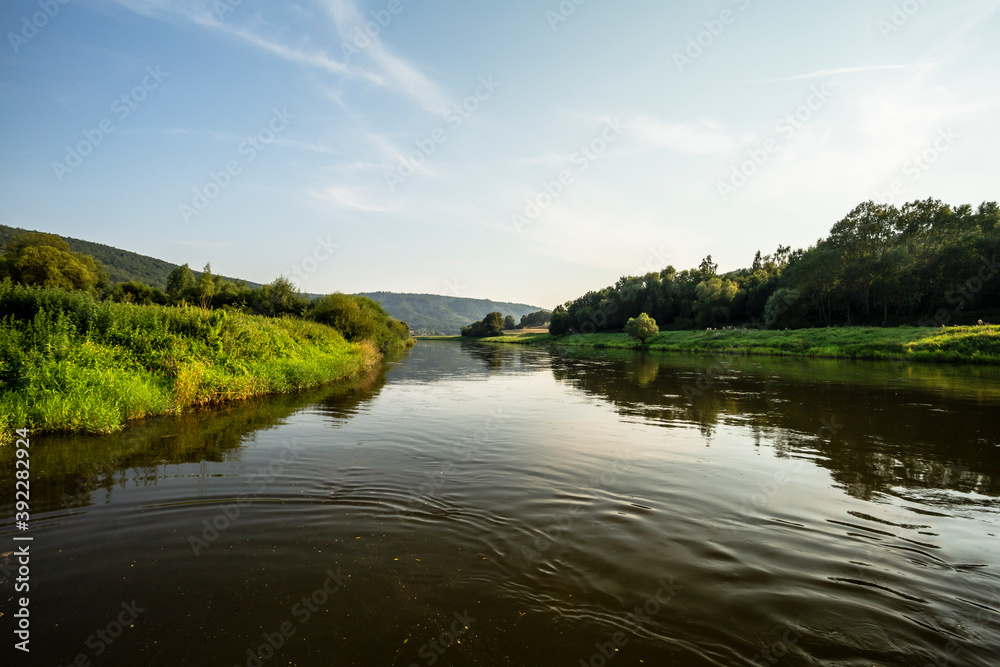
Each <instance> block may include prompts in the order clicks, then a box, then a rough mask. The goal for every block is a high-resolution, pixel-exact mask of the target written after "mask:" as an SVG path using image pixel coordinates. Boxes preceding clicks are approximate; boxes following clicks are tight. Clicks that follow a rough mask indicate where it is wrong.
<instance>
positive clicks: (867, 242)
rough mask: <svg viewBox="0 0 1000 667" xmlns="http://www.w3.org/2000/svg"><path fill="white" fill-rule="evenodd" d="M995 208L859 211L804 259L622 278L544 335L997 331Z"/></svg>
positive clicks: (782, 256)
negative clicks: (638, 324) (637, 325)
mask: <svg viewBox="0 0 1000 667" xmlns="http://www.w3.org/2000/svg"><path fill="white" fill-rule="evenodd" d="M998 255H1000V207H998V205H997V204H996V203H995V202H986V203H983V204H982V205H980V206H979V207H978V208H973V207H972V206H970V205H963V206H957V207H952V206H948V205H946V204H943V203H942V202H940V201H937V200H933V199H928V200H925V201H915V202H912V203H909V204H905V205H904V206H902V207H901V208H896V207H895V206H889V205H884V204H877V203H875V202H866V203H864V204H861V205H860V206H858V207H857V208H855V209H854V210H853V211H851V212H850V213H849V214H848V215H847V216H846V217H845V218H844V219H843V220H841V221H839V222H838V223H836V224H835V225H834V226H833V227H832V228H831V230H830V233H829V235H828V236H827V237H826V238H825V239H821V240H819V241H818V242H817V243H816V244H815V245H813V246H812V247H810V248H807V249H799V250H795V251H793V250H792V249H791V248H790V247H789V246H779V247H778V249H777V250H776V251H775V252H774V253H773V254H771V255H761V253H760V252H759V251H758V252H757V255H756V257H755V258H754V260H753V264H752V265H751V266H750V267H749V268H744V269H738V270H735V271H730V272H728V273H723V274H720V273H719V272H718V265H717V264H716V263H715V262H713V260H712V256H711V255H709V256H708V257H706V258H705V259H704V260H703V261H702V262H701V264H700V265H699V266H698V267H697V268H695V269H686V270H683V271H677V270H676V269H675V268H674V267H673V266H668V267H666V268H665V269H663V270H662V271H658V272H650V273H647V274H646V275H644V276H626V277H623V278H621V279H620V280H619V281H618V282H617V283H616V284H615V285H613V286H610V287H606V288H604V289H601V290H597V291H591V292H588V293H587V294H585V295H584V296H581V297H580V298H578V299H575V300H573V301H570V302H567V303H566V304H564V305H561V306H558V307H557V308H556V309H555V310H554V312H553V313H552V318H551V319H552V321H551V324H550V327H549V331H550V332H551V333H553V334H556V335H560V334H564V333H569V332H576V333H599V332H605V331H621V330H622V329H623V327H624V326H625V324H626V322H628V320H629V318H633V317H637V316H638V315H639V314H640V313H643V312H645V313H648V314H649V315H650V316H651V317H652V318H653V319H655V320H656V321H657V322H658V323H659V325H660V328H661V329H672V330H682V329H693V328H701V329H705V328H718V327H721V326H727V325H728V326H739V327H754V328H771V329H778V328H786V327H787V328H807V327H832V326H858V325H865V326H900V325H911V326H912V325H917V326H932V327H940V326H942V325H946V326H951V325H955V324H975V323H976V322H977V321H978V320H985V321H987V322H997V321H1000V265H998V263H997V256H998Z"/></svg>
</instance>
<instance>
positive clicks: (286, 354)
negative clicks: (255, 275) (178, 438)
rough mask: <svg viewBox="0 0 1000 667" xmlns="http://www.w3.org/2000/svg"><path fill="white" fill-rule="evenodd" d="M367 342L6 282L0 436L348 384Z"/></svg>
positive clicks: (368, 355)
mask: <svg viewBox="0 0 1000 667" xmlns="http://www.w3.org/2000/svg"><path fill="white" fill-rule="evenodd" d="M407 338H408V336H407ZM379 342H380V343H382V344H383V345H384V346H385V347H386V348H387V349H388V348H389V347H391V345H386V344H385V343H386V341H379ZM378 344H379V343H377V342H375V341H370V340H361V339H359V340H356V341H355V342H350V341H348V340H346V339H345V337H344V336H343V335H342V334H340V333H339V332H338V331H336V330H335V329H333V328H332V327H330V326H327V325H325V324H321V323H319V322H312V321H308V320H305V319H301V318H293V317H277V318H268V317H263V316H259V315H251V314H247V313H244V312H240V311H234V310H214V311H213V310H209V309H205V308H201V307H198V306H192V305H185V306H163V305H135V304H128V303H115V302H110V301H104V302H100V301H97V300H95V299H94V298H93V297H92V296H91V295H90V294H88V293H87V292H84V291H67V290H63V289H58V288H41V287H36V286H24V285H16V284H14V283H13V282H11V281H10V280H9V279H8V280H4V281H2V282H0V433H2V434H9V433H10V432H11V431H12V429H15V428H24V427H28V428H33V429H47V430H74V431H91V432H100V433H108V432H112V431H116V430H118V429H120V428H121V427H122V426H123V425H124V423H125V422H127V421H128V420H131V419H137V418H140V417H145V416H148V415H155V414H163V413H168V412H174V411H177V410H181V409H183V408H185V407H189V406H198V405H206V404H210V403H216V402H221V401H230V400H237V399H243V398H247V397H250V396H256V395H262V394H268V393H277V392H289V391H295V390H299V389H302V388H306V387H313V386H317V385H320V384H322V383H325V382H330V381H335V380H344V379H350V378H357V377H360V376H363V375H365V374H367V373H370V372H372V371H373V370H374V369H376V368H377V367H378V366H379V364H380V362H381V358H382V355H381V354H380V350H379V348H378V347H377V345H378ZM0 437H2V436H0Z"/></svg>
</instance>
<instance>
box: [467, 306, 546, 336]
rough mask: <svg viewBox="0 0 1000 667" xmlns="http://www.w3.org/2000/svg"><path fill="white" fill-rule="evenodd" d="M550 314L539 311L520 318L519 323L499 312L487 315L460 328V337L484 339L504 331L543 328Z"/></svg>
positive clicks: (510, 316)
mask: <svg viewBox="0 0 1000 667" xmlns="http://www.w3.org/2000/svg"><path fill="white" fill-rule="evenodd" d="M551 316H552V313H551V312H550V311H548V310H539V311H536V312H534V313H528V314H527V315H522V316H521V323H520V324H517V323H516V322H515V321H514V316H513V315H504V314H503V313H500V312H499V311H494V312H492V313H488V314H487V315H486V317H484V318H483V319H481V320H479V321H478V322H473V323H472V324H469V325H468V326H464V327H462V335H463V336H466V337H468V338H486V337H489V336H500V335H501V334H503V332H504V331H513V330H514V329H527V328H530V327H540V326H545V325H546V324H548V323H549V319H550V318H551Z"/></svg>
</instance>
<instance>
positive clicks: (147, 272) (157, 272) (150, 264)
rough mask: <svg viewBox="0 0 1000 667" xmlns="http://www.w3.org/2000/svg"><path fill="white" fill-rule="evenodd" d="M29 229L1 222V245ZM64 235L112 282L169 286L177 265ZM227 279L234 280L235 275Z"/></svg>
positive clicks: (76, 249) (0, 246) (250, 284)
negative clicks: (132, 281)
mask: <svg viewBox="0 0 1000 667" xmlns="http://www.w3.org/2000/svg"><path fill="white" fill-rule="evenodd" d="M28 231H34V230H30V229H20V228H18V227H7V226H6V225H0V248H2V247H3V246H5V245H6V244H7V239H9V238H10V237H12V236H17V235H18V234H23V233H24V232H28ZM46 233H47V232H46ZM62 238H63V239H65V240H66V242H67V243H68V244H69V248H70V250H72V251H73V252H80V253H83V254H85V255H90V256H91V257H93V258H94V259H96V260H97V261H99V262H100V263H101V264H103V265H104V268H106V269H107V271H108V274H109V276H110V277H111V282H112V283H124V282H128V281H129V280H138V281H139V282H142V283H146V284H147V285H152V286H153V287H159V288H160V289H166V287H167V275H168V274H169V273H170V272H171V271H173V270H174V269H176V268H177V266H178V265H177V264H171V263H170V262H164V261H163V260H162V259H156V258H155V257H147V256H146V255H140V254H139V253H136V252H129V251H128V250H121V249H119V248H115V247H112V246H109V245H104V244H103V243H93V242H91V241H83V240H81V239H74V238H70V237H69V236H63V237H62ZM191 268H192V269H195V271H194V273H195V275H198V274H200V273H201V272H200V271H198V270H197V269H200V268H201V267H191ZM223 277H227V276H223ZM227 278H228V277H227ZM228 279H229V280H233V278H228ZM246 283H247V285H249V286H250V287H260V285H259V284H257V283H252V282H249V281H246Z"/></svg>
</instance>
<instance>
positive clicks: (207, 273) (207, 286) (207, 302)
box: [195, 264, 215, 308]
mask: <svg viewBox="0 0 1000 667" xmlns="http://www.w3.org/2000/svg"><path fill="white" fill-rule="evenodd" d="M214 295H215V278H214V277H213V276H212V265H211V264H205V268H204V269H202V270H201V275H200V276H198V280H197V282H196V283H195V296H196V298H197V300H198V303H200V304H201V307H202V308H208V307H209V306H211V305H212V296H214Z"/></svg>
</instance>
